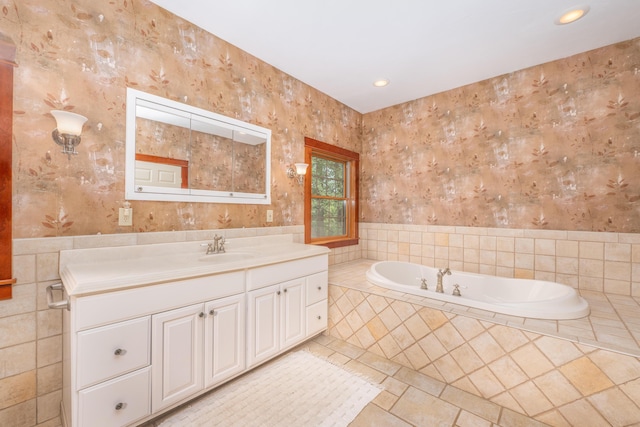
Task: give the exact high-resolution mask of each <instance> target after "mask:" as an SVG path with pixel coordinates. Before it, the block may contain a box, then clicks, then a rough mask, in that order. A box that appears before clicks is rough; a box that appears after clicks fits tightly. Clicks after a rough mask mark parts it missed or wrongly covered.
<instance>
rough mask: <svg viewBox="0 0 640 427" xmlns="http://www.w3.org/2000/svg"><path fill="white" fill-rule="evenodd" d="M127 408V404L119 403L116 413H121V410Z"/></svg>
mask: <svg viewBox="0 0 640 427" xmlns="http://www.w3.org/2000/svg"><path fill="white" fill-rule="evenodd" d="M126 406H127V404H126V403H122V402H119V403H118V404H117V405H116V411H120V410H121V409H124V408H125V407H126Z"/></svg>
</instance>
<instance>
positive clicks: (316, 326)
mask: <svg viewBox="0 0 640 427" xmlns="http://www.w3.org/2000/svg"><path fill="white" fill-rule="evenodd" d="M327 318H328V312H327V300H326V299H325V300H322V301H320V302H317V303H315V304H313V305H311V306H309V307H307V337H309V336H311V335H313V334H316V333H318V332H320V331H322V330H324V329H326V328H327Z"/></svg>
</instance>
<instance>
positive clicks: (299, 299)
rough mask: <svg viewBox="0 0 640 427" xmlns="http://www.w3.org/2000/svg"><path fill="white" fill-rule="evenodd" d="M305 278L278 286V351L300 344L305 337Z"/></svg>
mask: <svg viewBox="0 0 640 427" xmlns="http://www.w3.org/2000/svg"><path fill="white" fill-rule="evenodd" d="M305 283H306V281H305V278H304V277H303V278H300V279H295V280H290V281H288V282H284V283H282V284H281V285H280V288H281V290H282V293H281V294H280V306H281V308H280V311H281V317H280V319H281V320H280V349H284V348H287V347H290V346H292V345H295V344H298V343H300V341H302V340H303V339H304V338H305V336H306V330H305V319H306V314H305V303H304V302H305V292H306V287H305Z"/></svg>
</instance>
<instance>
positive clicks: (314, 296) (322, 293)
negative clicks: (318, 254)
mask: <svg viewBox="0 0 640 427" xmlns="http://www.w3.org/2000/svg"><path fill="white" fill-rule="evenodd" d="M328 282H329V273H328V272H326V271H323V272H321V273H318V274H314V275H311V276H309V277H307V305H311V304H315V303H317V302H318V301H322V300H323V299H327V298H328V295H329V294H328V292H327V287H328V286H329V285H328Z"/></svg>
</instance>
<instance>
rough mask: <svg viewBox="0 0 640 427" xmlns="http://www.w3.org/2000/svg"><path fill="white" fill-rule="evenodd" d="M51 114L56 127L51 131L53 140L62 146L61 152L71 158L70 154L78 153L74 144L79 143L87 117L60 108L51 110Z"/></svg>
mask: <svg viewBox="0 0 640 427" xmlns="http://www.w3.org/2000/svg"><path fill="white" fill-rule="evenodd" d="M51 115H52V116H53V117H54V118H55V119H56V128H55V129H54V130H53V132H52V133H51V136H52V137H53V141H54V142H55V143H56V144H58V145H60V146H62V152H63V153H64V154H66V155H67V156H68V157H69V160H71V155H72V154H78V152H77V151H76V146H77V145H78V144H80V134H81V133H82V126H83V125H84V122H86V121H87V118H86V117H84V116H81V115H80V114H76V113H70V112H69V111H62V110H51Z"/></svg>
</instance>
